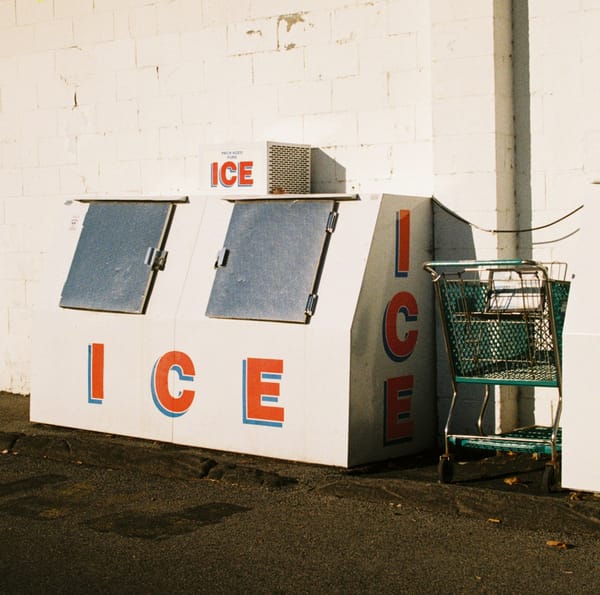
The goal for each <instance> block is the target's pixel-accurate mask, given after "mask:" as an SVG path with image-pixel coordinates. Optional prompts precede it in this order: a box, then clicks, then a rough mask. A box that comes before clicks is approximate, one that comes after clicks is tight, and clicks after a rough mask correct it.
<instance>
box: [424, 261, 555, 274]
mask: <svg viewBox="0 0 600 595" xmlns="http://www.w3.org/2000/svg"><path fill="white" fill-rule="evenodd" d="M522 266H524V267H532V268H536V269H541V270H546V267H545V266H543V265H541V264H540V263H538V262H536V261H535V260H524V259H521V258H512V259H504V260H437V261H432V262H425V263H423V268H424V269H425V270H426V271H428V272H429V273H431V274H432V275H437V270H436V269H441V268H463V269H466V268H471V267H475V268H478V267H496V268H500V267H522Z"/></svg>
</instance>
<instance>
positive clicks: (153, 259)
mask: <svg viewBox="0 0 600 595" xmlns="http://www.w3.org/2000/svg"><path fill="white" fill-rule="evenodd" d="M167 254H168V252H167V251H166V250H157V249H156V248H152V246H150V247H149V248H148V250H147V251H146V257H145V258H144V262H145V263H146V264H147V265H148V266H149V267H150V268H151V269H152V270H153V271H164V270H165V264H166V262H167Z"/></svg>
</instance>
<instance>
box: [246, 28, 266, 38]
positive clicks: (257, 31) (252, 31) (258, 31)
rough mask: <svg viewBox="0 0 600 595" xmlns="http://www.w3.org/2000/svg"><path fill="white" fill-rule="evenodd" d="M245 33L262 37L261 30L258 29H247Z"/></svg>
mask: <svg viewBox="0 0 600 595" xmlns="http://www.w3.org/2000/svg"><path fill="white" fill-rule="evenodd" d="M246 35H260V36H261V37H262V31H261V30H260V29H249V30H248V31H246Z"/></svg>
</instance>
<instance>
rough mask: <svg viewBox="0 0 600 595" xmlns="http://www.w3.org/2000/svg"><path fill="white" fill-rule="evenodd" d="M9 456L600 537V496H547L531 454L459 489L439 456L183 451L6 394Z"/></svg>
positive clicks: (465, 471) (469, 478)
mask: <svg viewBox="0 0 600 595" xmlns="http://www.w3.org/2000/svg"><path fill="white" fill-rule="evenodd" d="M0 453H1V454H0V456H6V457H10V456H20V457H36V458H41V459H48V460H53V461H61V462H63V463H72V464H75V465H88V466H97V467H102V468H112V469H124V470H135V471H136V472H142V473H145V474H147V475H148V476H149V477H151V476H156V477H157V478H174V479H195V480H198V479H200V480H207V481H212V482H222V483H223V484H235V485H242V486H244V485H245V486H253V487H262V488H264V489H266V490H275V489H279V488H286V489H289V488H291V489H293V488H294V486H298V487H302V488H303V489H309V490H312V491H314V492H315V493H318V494H323V495H327V496H332V497H336V498H338V499H352V500H359V501H366V502H380V503H381V502H385V503H389V505H390V506H399V507H400V506H411V507H412V508H415V509H421V510H424V511H428V512H433V513H445V514H452V515H459V516H463V517H465V518H468V517H470V518H479V519H485V520H486V521H488V522H490V523H501V524H502V525H503V526H506V527H520V528H523V529H528V530H540V529H542V530H550V531H554V532H569V533H572V532H586V533H596V532H599V531H600V495H599V494H592V493H587V492H586V493H582V492H570V491H567V490H558V491H556V492H554V493H550V494H547V493H544V492H543V490H542V489H541V485H542V474H543V469H544V460H541V459H538V458H535V457H533V456H531V455H517V456H515V455H507V454H498V455H489V454H488V455H487V456H483V454H482V453H475V454H470V455H468V454H467V455H465V457H464V458H463V459H461V460H460V461H459V462H458V463H457V464H456V465H455V469H456V470H455V477H454V479H453V482H452V483H450V484H440V483H439V482H438V480H437V477H438V475H437V461H438V453H437V452H428V453H422V454H420V455H417V456H411V457H406V458H402V459H395V460H390V461H386V462H383V463H374V464H372V465H365V466H362V467H359V468H354V469H339V468H332V467H324V466H319V465H309V464H303V463H294V462H289V461H281V460H276V459H267V458H261V457H254V456H249V455H243V454H236V453H227V452H217V451H212V450H206V449H200V448H191V447H185V446H178V445H173V444H168V443H160V442H154V441H149V440H142V439H136V438H127V437H122V436H116V435H112V434H102V433H97V432H89V431H84V430H78V429H71V428H63V427H56V426H49V425H45V424H38V423H32V422H30V421H29V398H28V397H27V396H23V395H14V394H9V393H1V392H0Z"/></svg>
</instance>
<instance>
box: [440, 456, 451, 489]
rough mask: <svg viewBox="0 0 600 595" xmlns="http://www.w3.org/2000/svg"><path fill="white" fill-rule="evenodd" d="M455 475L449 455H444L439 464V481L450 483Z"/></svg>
mask: <svg viewBox="0 0 600 595" xmlns="http://www.w3.org/2000/svg"><path fill="white" fill-rule="evenodd" d="M453 475H454V469H453V467H452V460H451V459H450V457H449V456H448V455H442V456H441V457H440V462H439V463H438V481H439V482H440V483H450V482H451V481H452V477H453Z"/></svg>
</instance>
